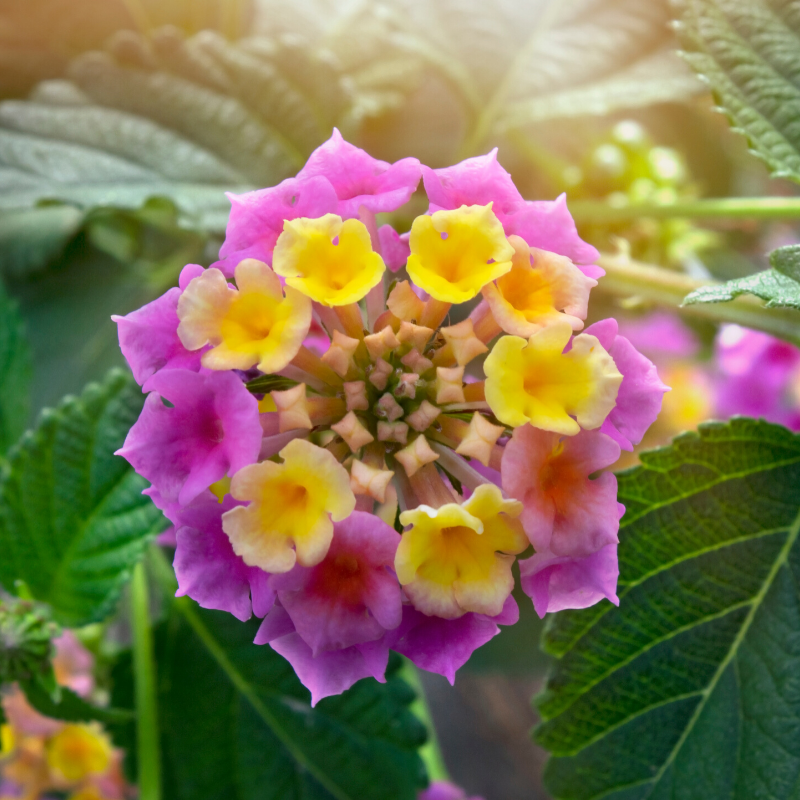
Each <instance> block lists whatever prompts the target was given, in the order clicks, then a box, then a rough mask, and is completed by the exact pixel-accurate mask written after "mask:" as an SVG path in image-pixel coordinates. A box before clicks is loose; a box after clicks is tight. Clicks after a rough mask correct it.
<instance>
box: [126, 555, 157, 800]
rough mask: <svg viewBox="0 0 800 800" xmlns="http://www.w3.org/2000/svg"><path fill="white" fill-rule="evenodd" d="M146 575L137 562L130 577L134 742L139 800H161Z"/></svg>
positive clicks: (153, 665)
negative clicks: (134, 688) (134, 683)
mask: <svg viewBox="0 0 800 800" xmlns="http://www.w3.org/2000/svg"><path fill="white" fill-rule="evenodd" d="M148 606H149V603H148V594H147V576H146V574H145V569H144V564H143V563H142V562H141V561H140V562H139V563H138V564H137V565H136V566H135V567H134V570H133V579H132V580H131V627H132V630H133V666H134V675H135V681H136V744H137V752H138V759H139V798H140V800H161V754H160V750H159V743H160V738H159V734H158V707H157V703H156V665H155V658H154V655H153V634H152V631H151V629H150V612H149V607H148Z"/></svg>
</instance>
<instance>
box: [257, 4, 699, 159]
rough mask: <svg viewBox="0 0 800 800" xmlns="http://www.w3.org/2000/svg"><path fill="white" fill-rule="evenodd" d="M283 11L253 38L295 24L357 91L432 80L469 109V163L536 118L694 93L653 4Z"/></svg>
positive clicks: (662, 11) (268, 10)
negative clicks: (335, 61)
mask: <svg viewBox="0 0 800 800" xmlns="http://www.w3.org/2000/svg"><path fill="white" fill-rule="evenodd" d="M286 5H287V4H285V3H280V2H279V1H278V0H262V2H260V3H259V9H260V13H261V15H262V19H261V20H260V22H257V27H259V28H260V29H262V30H265V31H267V32H273V31H276V30H278V31H285V30H290V29H292V28H293V27H297V28H298V29H299V26H301V25H306V26H307V29H308V30H309V31H310V34H309V35H310V36H311V37H312V38H313V40H314V41H315V42H316V43H317V45H318V46H320V47H323V46H324V47H327V48H329V49H330V50H332V51H333V52H334V53H335V54H336V55H337V56H338V57H339V59H340V61H341V62H342V64H343V67H344V69H345V70H346V71H347V73H348V74H349V75H351V76H352V77H353V79H354V81H355V83H356V86H357V87H358V88H359V89H360V90H361V91H362V92H364V91H368V90H372V91H375V92H377V91H379V90H380V89H382V90H383V91H384V93H385V94H386V95H387V96H391V93H392V92H393V91H394V92H396V91H397V90H398V89H399V90H401V91H402V90H405V92H410V91H412V90H413V89H415V88H416V87H417V84H418V80H415V79H414V76H418V75H419V73H420V71H421V69H422V68H425V69H427V70H432V71H434V72H435V73H437V74H438V75H439V76H441V77H442V78H443V79H444V80H445V81H446V82H447V83H448V84H449V85H450V86H451V87H453V89H454V90H455V91H456V93H457V95H458V97H459V98H460V100H461V101H462V103H463V105H464V107H465V108H467V109H468V110H469V113H470V117H471V120H470V130H469V131H468V132H467V145H466V149H467V150H469V151H470V152H472V151H476V152H477V151H482V150H484V149H485V148H486V146H487V143H491V144H494V143H495V142H496V139H497V137H498V135H500V134H502V133H504V132H507V131H509V130H517V129H520V128H525V127H526V126H529V125H531V124H533V123H536V122H540V121H542V120H545V119H554V118H564V117H575V116H581V115H585V114H594V113H601V114H605V113H608V112H610V111H613V110H616V109H620V108H634V107H640V106H644V105H649V104H650V103H654V102H667V101H674V100H683V99H685V98H687V97H689V96H691V95H693V94H696V93H697V92H698V91H699V90H700V89H701V86H700V84H699V82H698V81H697V80H696V79H695V78H694V77H693V76H692V75H691V73H690V72H689V71H688V70H686V69H683V68H682V67H681V65H680V61H679V59H678V58H677V56H676V55H675V53H674V52H673V51H674V44H673V37H672V34H671V32H670V30H669V28H668V26H667V23H668V21H669V17H670V14H669V9H668V5H667V3H666V2H664V0H651V2H647V3H642V2H640V0H624V1H623V2H618V0H567V1H565V0H533V1H532V2H526V3H520V2H515V1H514V0H494V2H486V0H438V1H437V2H435V3H431V2H427V1H426V0H390V1H389V2H386V3H381V4H377V3H354V4H331V3H329V2H327V0H306V1H305V2H298V3H292V4H291V8H286ZM404 84H405V85H404ZM415 111H416V112H417V113H419V109H416V108H415ZM424 111H425V112H427V113H428V114H429V115H430V116H435V115H436V113H437V109H435V108H425V109H424ZM412 113H413V112H412ZM490 146H491V145H490Z"/></svg>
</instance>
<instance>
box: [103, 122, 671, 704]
mask: <svg viewBox="0 0 800 800" xmlns="http://www.w3.org/2000/svg"><path fill="white" fill-rule="evenodd" d="M420 177H421V178H422V179H423V182H424V188H425V191H426V193H427V195H428V199H429V201H430V208H429V212H428V213H427V214H425V215H422V216H419V217H417V218H416V219H415V220H414V222H413V224H412V226H411V230H410V231H409V232H408V233H407V234H403V235H400V234H398V233H397V232H396V231H394V230H393V229H392V228H391V227H390V226H389V225H383V226H381V227H378V224H377V221H376V219H377V218H376V215H378V214H382V213H387V212H393V211H396V210H397V209H398V208H400V207H401V206H402V205H404V204H405V203H406V202H408V200H409V199H410V197H411V195H412V193H413V192H414V191H416V189H417V186H418V184H419V181H420ZM231 202H232V212H231V217H230V221H229V225H228V230H227V237H226V241H225V244H224V245H223V247H222V249H221V251H220V261H218V262H217V263H216V264H214V265H212V267H210V268H209V269H207V270H204V269H203V268H202V267H198V266H196V265H189V266H187V267H186V268H185V269H184V270H183V272H182V274H181V277H180V285H179V287H178V288H175V289H171V290H170V291H169V292H167V293H166V294H165V295H164V296H163V297H161V298H159V299H158V300H156V301H154V302H153V303H150V304H149V305H148V306H145V307H144V308H141V309H139V310H138V311H135V312H133V313H131V314H129V315H128V316H127V317H122V318H116V319H117V322H118V325H119V335H120V345H121V347H122V350H123V353H124V354H125V356H126V358H127V359H128V362H129V364H130V365H131V368H132V370H133V373H134V376H135V377H136V379H137V380H138V381H139V383H140V384H141V385H142V387H143V390H144V391H147V392H149V393H150V394H149V395H148V397H147V400H146V402H145V407H144V410H143V412H142V415H141V417H140V419H139V420H138V422H137V423H136V424H135V425H134V427H133V428H132V429H131V431H130V433H129V435H128V438H127V440H126V442H125V445H124V447H123V448H122V449H121V450H120V451H119V453H120V454H121V455H123V456H124V457H125V458H127V459H128V460H129V461H130V463H131V464H132V465H133V466H134V468H135V469H136V470H137V471H138V472H139V473H140V474H141V475H143V476H144V477H145V478H147V480H149V481H150V482H151V483H152V487H151V488H150V489H148V490H147V492H148V493H149V494H150V496H151V497H152V498H153V500H154V501H155V502H156V504H157V505H158V506H159V508H161V509H163V510H164V513H165V514H166V515H167V516H168V517H169V518H170V520H172V522H173V523H174V525H175V529H176V536H175V538H176V542H177V548H176V553H175V561H174V566H175V570H176V575H177V577H178V582H179V593H180V594H188V595H190V596H191V597H193V598H194V599H195V600H196V601H197V602H198V603H200V604H201V605H202V606H204V607H208V608H216V609H222V610H226V611H229V612H230V613H232V614H234V615H235V616H237V617H238V618H240V619H243V620H244V619H247V618H248V617H250V616H251V614H253V613H255V614H256V615H257V616H259V617H263V622H262V624H261V627H260V629H259V631H258V635H257V637H256V643H258V644H269V645H270V646H271V647H272V648H273V649H275V650H276V651H277V652H279V653H281V654H282V655H283V656H284V657H286V658H287V659H288V660H289V661H290V662H291V663H292V665H293V666H294V668H295V671H296V672H297V674H298V676H299V677H300V679H301V680H302V681H303V682H304V683H305V685H306V686H308V687H309V689H310V690H311V693H312V700H313V702H316V701H317V700H318V699H319V698H321V697H325V696H327V695H330V694H336V693H338V692H341V691H343V690H344V689H346V688H347V687H349V686H350V685H352V683H353V682H354V681H356V680H358V679H360V678H362V677H367V676H373V677H375V678H376V679H378V680H383V679H384V678H383V676H384V672H385V669H386V664H387V659H388V654H389V650H391V649H393V650H396V651H397V652H400V653H402V654H404V655H406V656H407V657H408V658H410V659H411V660H412V661H414V662H415V663H416V664H417V665H418V666H420V667H422V668H424V669H428V670H432V671H434V672H438V673H440V674H443V675H445V676H447V677H448V678H449V679H450V680H451V681H452V680H453V677H454V674H455V671H456V670H457V669H458V668H459V667H460V666H461V665H462V664H463V663H464V662H465V661H466V660H467V659H468V658H469V655H470V654H471V653H472V652H473V651H474V650H475V648H477V647H479V646H480V645H482V644H484V643H485V642H486V641H488V640H489V639H490V638H491V637H492V636H494V635H496V634H497V633H498V632H499V628H498V625H508V624H513V623H514V622H515V621H516V619H517V617H518V608H517V605H516V602H515V600H514V598H513V597H512V595H511V591H512V589H513V586H514V578H513V575H512V571H511V566H512V564H513V562H514V560H515V559H516V557H517V556H518V555H521V554H523V553H525V551H526V550H529V549H530V548H531V546H533V548H534V551H535V552H534V553H533V555H531V556H530V557H529V558H527V559H525V560H523V561H522V562H521V563H520V571H521V575H522V588H523V589H524V590H525V591H526V592H527V593H528V594H529V596H530V597H531V598H532V600H533V604H534V606H535V608H536V610H537V612H539V613H540V614H541V615H544V613H545V612H547V611H556V610H559V609H562V608H579V607H585V606H587V605H591V604H592V603H595V602H597V601H598V600H600V599H602V598H603V597H606V598H608V599H610V600H611V601H612V602H617V599H616V594H615V588H616V579H617V558H616V545H617V531H618V527H619V518H620V516H621V513H622V510H623V509H622V507H621V506H619V504H618V503H617V501H616V479H615V478H614V476H613V475H611V474H610V473H603V474H602V475H601V476H600V477H597V478H590V475H594V473H596V472H598V471H599V470H603V469H605V468H606V467H608V466H610V465H611V464H612V463H613V462H614V461H616V458H617V457H618V455H619V452H620V447H624V448H626V449H631V448H632V446H633V444H635V443H636V442H638V441H639V440H640V439H641V437H642V435H643V434H644V432H645V430H646V429H647V427H648V426H649V425H650V423H651V422H652V421H653V420H654V419H655V417H656V415H657V414H658V410H659V408H660V404H661V397H662V395H663V392H664V391H665V390H666V387H664V386H663V384H662V383H661V382H660V381H659V379H658V376H657V375H656V372H655V368H654V367H653V365H652V364H651V363H650V362H649V361H647V359H645V358H644V357H643V356H641V355H640V354H639V353H637V352H636V351H635V349H634V348H633V347H632V346H631V345H630V343H629V342H628V341H627V340H626V339H624V338H623V337H621V336H619V335H618V334H617V328H616V323H615V322H614V320H605V321H603V322H599V323H596V324H595V325H592V326H590V327H589V328H587V329H586V330H583V326H584V320H585V319H586V316H587V309H588V301H589V294H590V290H591V289H592V287H593V286H595V285H596V283H597V280H598V278H600V277H601V276H602V274H603V273H602V270H601V269H599V268H598V267H596V266H593V265H592V261H593V260H594V259H595V258H596V255H597V254H596V251H595V250H594V249H593V248H592V247H590V246H588V245H586V244H585V243H584V242H582V241H581V240H580V238H579V237H578V235H577V233H576V231H575V226H574V224H573V222H572V219H571V218H570V216H569V213H568V211H567V209H566V205H565V202H564V199H563V198H559V200H557V201H555V202H551V203H542V202H530V201H525V200H523V199H522V197H521V196H520V195H519V193H518V192H517V190H516V188H515V187H514V185H513V183H512V182H511V178H510V176H509V175H508V173H506V172H505V171H504V170H503V169H502V167H500V165H499V164H498V163H497V160H496V154H495V153H492V154H490V155H488V156H485V157H481V158H474V159H469V160H467V161H465V162H463V163H461V164H458V165H456V166H454V167H450V168H447V169H441V170H432V169H429V168H427V167H424V166H422V165H420V164H419V162H417V161H416V160H415V159H403V160H402V161H399V162H397V163H395V164H387V163H385V162H382V161H377V160H375V159H372V158H371V157H370V156H368V155H367V154H366V153H365V152H363V151H361V150H359V149H357V148H355V147H353V146H352V145H350V144H348V143H346V142H345V141H343V140H342V138H341V136H340V135H339V133H338V131H335V132H334V135H333V137H332V138H331V139H330V141H328V142H327V143H326V144H324V145H322V146H321V147H320V148H319V149H318V150H317V151H315V153H313V154H312V155H311V157H310V158H309V161H308V163H307V164H306V166H305V167H304V168H303V169H302V170H301V171H300V173H299V174H298V176H297V177H296V178H292V179H289V180H287V181H284V182H283V183H282V184H280V185H279V186H276V187H273V188H270V189H264V190H260V191H257V192H252V193H250V194H247V195H242V196H232V197H231ZM403 269H404V270H405V273H401V272H400V271H401V270H403ZM387 270H388V272H389V273H398V274H397V275H396V277H395V278H394V279H393V280H391V282H390V281H389V277H390V275H387ZM406 276H407V277H406Z"/></svg>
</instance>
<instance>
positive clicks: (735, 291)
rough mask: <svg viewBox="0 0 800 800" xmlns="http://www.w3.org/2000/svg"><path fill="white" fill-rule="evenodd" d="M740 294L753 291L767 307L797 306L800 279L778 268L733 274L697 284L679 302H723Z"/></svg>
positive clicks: (799, 294) (799, 304)
mask: <svg viewBox="0 0 800 800" xmlns="http://www.w3.org/2000/svg"><path fill="white" fill-rule="evenodd" d="M742 294H754V295H755V296H756V297H760V298H761V299H762V300H765V301H766V305H767V307H768V308H797V309H800V283H797V281H795V280H793V279H792V278H790V277H788V276H787V275H785V274H783V273H782V272H778V270H776V269H767V270H764V271H763V272H756V273H755V275H748V276H747V277H745V278H734V280H732V281H726V282H725V283H720V284H718V285H714V286H701V287H700V288H699V289H695V290H694V291H693V292H692V293H691V294H689V295H687V296H686V297H685V298H684V300H683V304H684V305H686V306H691V305H695V304H697V303H727V302H729V301H731V300H733V299H734V298H735V297H739V295H742Z"/></svg>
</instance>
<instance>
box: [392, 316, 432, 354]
mask: <svg viewBox="0 0 800 800" xmlns="http://www.w3.org/2000/svg"><path fill="white" fill-rule="evenodd" d="M431 336H433V329H431V328H425V327H424V326H422V325H414V324H413V323H411V322H405V321H403V322H401V323H400V330H399V331H397V338H398V339H399V340H400V341H401V343H402V344H410V345H411V346H412V347H416V348H417V350H419V351H420V352H422V350H424V349H425V345H426V344H427V343H428V341H429V339H430V338H431Z"/></svg>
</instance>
